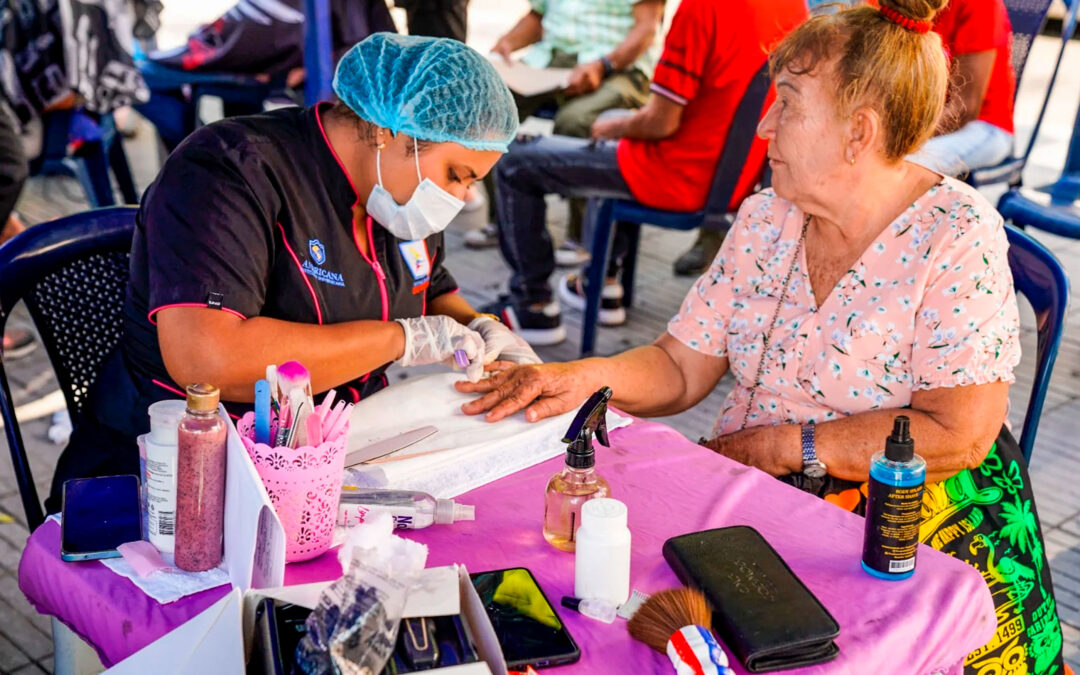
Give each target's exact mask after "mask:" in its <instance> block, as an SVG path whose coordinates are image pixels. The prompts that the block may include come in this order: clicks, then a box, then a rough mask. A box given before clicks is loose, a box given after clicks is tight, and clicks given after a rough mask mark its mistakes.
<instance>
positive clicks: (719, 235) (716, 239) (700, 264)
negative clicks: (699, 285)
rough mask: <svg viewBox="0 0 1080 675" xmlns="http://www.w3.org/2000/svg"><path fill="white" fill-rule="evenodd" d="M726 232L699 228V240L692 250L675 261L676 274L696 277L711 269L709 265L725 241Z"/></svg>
mask: <svg viewBox="0 0 1080 675" xmlns="http://www.w3.org/2000/svg"><path fill="white" fill-rule="evenodd" d="M725 234H727V232H717V231H716V230H706V229H704V228H702V229H700V230H698V238H697V241H695V242H694V245H693V246H691V247H690V250H688V251H687V252H686V253H683V254H682V255H681V256H679V258H678V259H677V260H676V261H675V265H674V267H675V275H676V276H680V277H692V276H693V277H696V276H698V275H699V274H702V273H703V272H705V270H707V269H709V265H711V264H712V261H713V259H714V258H716V254H717V252H719V251H720V244H722V243H724V235H725Z"/></svg>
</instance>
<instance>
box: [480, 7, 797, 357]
mask: <svg viewBox="0 0 1080 675" xmlns="http://www.w3.org/2000/svg"><path fill="white" fill-rule="evenodd" d="M806 15H807V10H806V2H805V0H682V3H681V4H680V5H679V9H678V11H677V12H676V14H675V17H674V19H673V21H672V24H671V29H670V30H669V31H668V34H667V38H666V39H665V42H664V51H663V54H662V55H661V57H660V61H659V63H658V64H657V67H656V71H655V73H654V75H653V82H652V85H651V94H650V97H649V101H648V103H646V105H645V106H644V107H643V108H641V109H640V110H638V111H636V112H633V113H628V114H626V115H623V116H619V117H618V118H601V119H599V120H597V121H596V123H595V124H594V126H593V137H594V140H593V141H591V142H590V141H588V140H584V139H578V138H569V137H566V136H547V137H539V138H532V139H520V140H519V141H517V142H515V143H513V144H512V145H511V146H510V151H509V152H508V153H507V154H506V155H505V156H504V157H503V158H502V159H501V160H500V161H499V163H498V164H497V165H496V167H495V179H496V184H497V190H498V199H497V203H498V206H499V211H498V226H499V246H500V248H501V250H502V253H503V256H504V257H505V258H506V260H507V262H508V263H509V264H510V267H511V269H512V270H513V275H512V276H511V279H510V295H509V296H508V297H505V298H503V299H502V300H501V301H500V302H498V303H495V304H494V305H491V306H489V307H487V308H485V311H488V312H492V313H496V314H501V315H502V317H503V319H504V320H505V321H506V322H507V324H508V325H510V327H511V328H513V329H514V330H515V331H517V332H518V333H519V334H521V336H522V337H524V338H525V339H526V340H527V341H529V342H530V343H532V344H535V345H547V344H556V343H558V342H561V341H562V340H563V339H565V337H566V331H565V330H564V329H563V327H562V324H561V320H560V310H559V305H558V303H556V302H554V301H553V298H552V289H551V285H550V284H549V282H548V278H549V277H550V276H551V274H552V272H553V271H554V269H555V261H554V252H553V248H552V242H551V236H550V234H548V231H547V227H546V226H545V205H544V196H545V195H547V194H560V195H563V196H567V197H599V198H607V197H614V198H620V199H635V200H637V201H639V202H641V203H643V204H646V205H648V206H653V207H657V208H664V209H673V210H683V211H693V210H696V209H700V208H701V207H702V206H704V204H705V200H706V197H707V196H708V191H709V187H710V185H711V184H712V178H713V173H714V171H715V169H716V164H717V160H718V158H719V156H720V154H721V152H722V150H723V145H724V139H725V138H726V137H727V133H728V128H729V126H730V125H731V121H732V119H733V118H734V115H735V110H736V108H737V107H738V104H739V101H740V100H741V99H742V95H743V93H744V92H745V90H746V87H747V85H748V84H749V82H750V80H751V78H752V77H753V76H754V74H755V73H757V72H758V70H760V69H761V66H762V65H763V64H764V63H765V61H766V59H767V58H768V51H769V49H770V48H771V47H772V46H773V45H774V44H776V43H777V42H779V41H780V39H781V38H783V37H784V35H786V34H787V33H788V31H790V30H791V29H793V28H795V26H797V25H798V24H799V23H801V22H802V21H803V20H804V19H805V18H806ZM750 133H753V132H752V131H751V132H750ZM614 139H621V140H619V141H617V142H616V141H615V140H614ZM766 150H767V144H766V143H765V142H764V141H763V140H762V139H760V138H758V139H756V140H755V143H754V146H753V148H752V150H751V152H750V157H749V161H748V162H747V164H746V167H745V168H744V170H743V174H742V176H741V177H740V179H739V182H738V185H737V187H736V191H735V196H734V198H733V199H732V203H731V209H732V210H735V209H737V208H738V205H739V203H741V202H742V200H743V199H744V198H745V197H746V196H747V195H749V194H750V193H751V192H752V191H753V189H754V186H755V184H756V183H757V181H758V179H759V177H760V175H761V171H762V169H763V168H764V162H765V152H766ZM591 215H592V214H591V213H590V216H591ZM617 239H618V237H617ZM620 248H621V247H620V246H619V242H618V241H617V242H616V251H618V250H619V249H620ZM612 257H613V259H616V258H617V257H618V256H617V255H616V254H613V256H612ZM560 286H561V288H560V297H561V298H563V300H564V301H566V302H567V303H568V304H570V305H572V306H576V307H579V308H580V307H583V306H584V297H583V295H582V290H583V289H582V288H581V287H580V282H579V281H578V280H576V279H573V278H571V279H564V280H563V282H562V283H561V284H560ZM621 299H622V288H621V287H620V286H619V285H618V284H615V283H609V284H608V285H606V286H605V288H604V292H603V302H602V305H601V310H600V323H602V324H605V325H615V324H618V323H622V322H623V321H624V320H625V312H624V311H623V309H622V304H621Z"/></svg>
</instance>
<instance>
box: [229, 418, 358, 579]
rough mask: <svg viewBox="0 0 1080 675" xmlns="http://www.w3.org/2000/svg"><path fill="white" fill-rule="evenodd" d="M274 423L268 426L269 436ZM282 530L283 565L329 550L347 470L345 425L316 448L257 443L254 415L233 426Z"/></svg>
mask: <svg viewBox="0 0 1080 675" xmlns="http://www.w3.org/2000/svg"><path fill="white" fill-rule="evenodd" d="M276 429H277V421H276V420H274V422H273V423H272V425H271V436H272V435H274V432H275V431H276ZM236 430H237V431H238V432H239V434H240V440H241V441H243V443H244V447H245V448H246V449H247V452H248V456H249V457H251V461H252V462H253V463H254V464H255V470H256V471H257V472H258V474H259V478H261V479H262V482H263V486H264V487H266V492H267V493H268V494H269V495H270V501H271V502H273V504H274V510H275V511H276V512H277V515H278V519H280V520H281V525H282V527H283V528H284V529H285V561H286V562H298V561H300V560H310V559H311V558H314V557H316V556H318V555H320V554H322V553H324V552H325V551H327V550H328V549H329V548H330V546H331V543H332V541H333V538H334V525H335V523H336V521H337V511H338V502H339V500H340V499H341V480H342V477H343V474H344V472H345V439H346V438H347V437H348V435H349V424H348V422H346V423H345V425H344V427H343V428H342V430H341V431H340V432H339V433H338V434H337V435H336V436H335V437H334V438H331V439H328V440H326V441H325V442H323V443H321V444H319V445H318V446H317V447H313V446H310V445H304V446H301V447H299V448H288V447H271V446H269V445H267V444H265V443H256V442H255V440H254V439H255V413H252V412H249V413H247V414H245V415H244V416H243V417H242V418H241V419H240V421H239V422H237V423H236Z"/></svg>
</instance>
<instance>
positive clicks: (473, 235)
mask: <svg viewBox="0 0 1080 675" xmlns="http://www.w3.org/2000/svg"><path fill="white" fill-rule="evenodd" d="M465 245H466V246H468V247H469V248H492V247H493V246H498V245H499V231H498V230H497V229H496V227H495V225H494V224H493V223H488V224H487V225H485V226H483V227H480V228H477V229H475V230H469V231H468V232H466V233H465Z"/></svg>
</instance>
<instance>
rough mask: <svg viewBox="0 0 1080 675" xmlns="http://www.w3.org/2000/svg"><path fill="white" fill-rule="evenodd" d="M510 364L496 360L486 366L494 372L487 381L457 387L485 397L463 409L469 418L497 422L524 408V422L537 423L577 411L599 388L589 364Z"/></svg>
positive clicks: (459, 384) (463, 383) (467, 404)
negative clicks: (481, 417) (475, 417)
mask: <svg viewBox="0 0 1080 675" xmlns="http://www.w3.org/2000/svg"><path fill="white" fill-rule="evenodd" d="M508 365H509V364H507V363H506V362H499V361H497V362H495V363H492V364H490V365H489V366H488V367H487V370H489V371H494V374H493V375H492V376H491V377H489V378H488V379H485V380H480V381H479V382H458V383H457V384H456V385H455V386H456V387H457V390H458V391H460V392H464V393H467V394H473V393H476V394H484V395H483V396H481V397H480V398H478V399H476V400H475V401H472V402H470V403H466V404H465V405H463V406H461V410H462V411H463V412H464V413H465V414H466V415H479V414H481V413H487V415H486V416H485V417H486V419H487V421H489V422H497V421H498V420H501V419H503V418H504V417H508V416H510V415H513V414H514V413H516V412H518V411H519V410H522V409H525V419H527V420H528V421H530V422H536V421H539V420H542V419H544V418H546V417H553V416H555V415H561V414H562V413H564V412H569V411H571V410H574V409H575V408H576V407H577V406H579V405H581V403H582V402H583V401H584V400H585V399H587V398H588V397H589V395H590V394H592V393H593V392H594V391H595V390H596V389H598V388H599V385H596V384H594V383H593V381H592V380H593V378H592V372H591V370H592V369H591V368H590V367H589V365H588V363H587V362H581V361H572V362H570V363H549V364H545V365H530V366H511V367H507V366H508Z"/></svg>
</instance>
